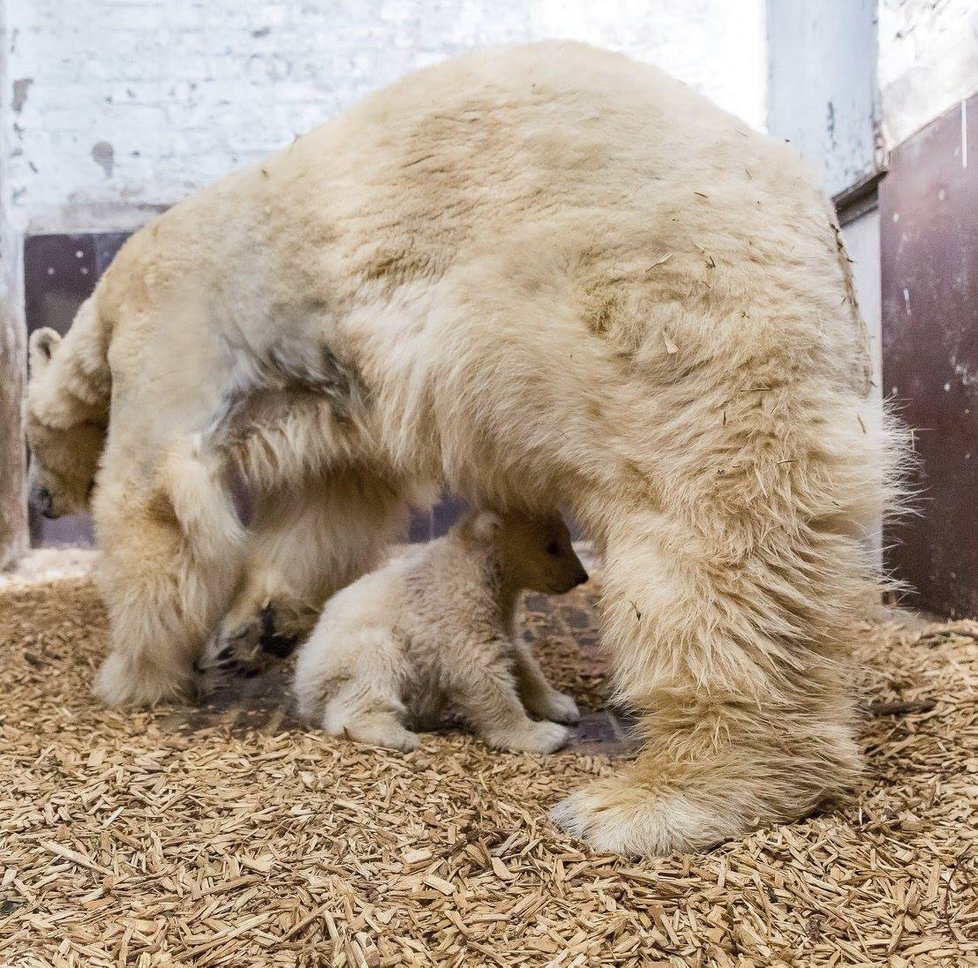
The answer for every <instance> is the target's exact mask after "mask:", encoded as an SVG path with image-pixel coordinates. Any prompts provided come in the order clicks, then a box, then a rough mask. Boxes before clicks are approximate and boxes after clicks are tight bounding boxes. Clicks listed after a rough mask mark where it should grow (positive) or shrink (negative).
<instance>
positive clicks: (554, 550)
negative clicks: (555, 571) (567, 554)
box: [546, 541, 560, 558]
mask: <svg viewBox="0 0 978 968" xmlns="http://www.w3.org/2000/svg"><path fill="white" fill-rule="evenodd" d="M546 550H547V554H548V555H553V556H554V557H555V558H556V557H557V556H558V555H559V554H560V545H559V544H557V542H556V541H551V542H550V544H548V545H547V549H546Z"/></svg>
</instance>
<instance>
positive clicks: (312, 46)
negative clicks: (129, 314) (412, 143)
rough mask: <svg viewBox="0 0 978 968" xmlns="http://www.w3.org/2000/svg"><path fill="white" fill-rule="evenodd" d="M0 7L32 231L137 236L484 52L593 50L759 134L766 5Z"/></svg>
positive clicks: (25, 222)
mask: <svg viewBox="0 0 978 968" xmlns="http://www.w3.org/2000/svg"><path fill="white" fill-rule="evenodd" d="M0 3H4V4H5V5H6V11H7V18H8V21H9V28H10V29H9V36H8V44H7V45H6V48H5V50H6V52H7V54H6V56H7V58H8V61H9V63H8V65H7V74H8V76H9V78H10V87H9V88H8V89H7V90H5V91H4V92H3V94H2V99H0V104H2V109H0V123H2V124H3V126H4V129H5V133H6V135H7V141H8V142H9V144H10V148H9V151H8V155H7V157H6V158H5V159H4V162H5V172H4V174H5V175H6V177H5V178H4V182H5V184H4V185H3V186H2V191H3V194H4V198H3V204H4V206H5V208H6V210H7V213H8V217H9V219H10V221H11V223H12V225H13V226H14V227H15V229H17V230H19V231H21V232H35V233H39V232H52V231H59V232H60V231H75V230H77V231H84V230H89V229H125V228H130V227H132V226H134V225H138V224H140V223H141V222H143V221H145V220H146V218H147V217H149V216H150V215H151V214H152V213H153V212H155V211H156V210H157V209H159V208H160V207H163V206H166V205H169V204H172V203H173V202H174V201H176V200H178V199H180V198H181V197H183V196H185V195H186V194H188V193H189V192H191V191H193V190H194V189H195V188H198V187H200V186H201V185H204V184H207V183H209V182H211V181H213V180H214V179H216V178H218V177H220V176H221V175H223V174H224V173H226V172H227V171H229V170H231V169H233V168H235V167H237V166H240V165H242V164H245V163H247V162H250V161H253V160H257V159H258V158H260V157H261V156H263V155H265V154H266V153H267V152H269V151H270V150H272V149H275V148H277V147H280V146H282V145H283V144H287V143H288V142H289V141H290V140H291V139H292V137H293V136H294V134H295V133H297V132H303V131H305V130H308V129H309V128H311V127H312V126H314V125H315V124H317V123H319V122H320V121H322V120H324V119H325V118H327V117H329V116H330V115H333V114H335V113H337V112H338V111H340V110H342V109H343V108H344V107H345V106H346V105H348V104H349V103H350V102H351V101H353V100H355V99H356V98H357V97H359V96H360V95H362V94H364V93H365V92H367V91H369V90H372V89H374V88H376V87H379V86H382V85H383V84H385V83H387V82H389V81H391V80H393V79H394V78H397V77H399V76H401V75H403V74H406V73H408V72H409V71H411V70H413V69H415V68H417V67H420V66H423V65H425V64H428V63H431V62H434V61H438V60H441V59H443V58H445V57H448V56H451V55H452V54H455V53H458V52H461V51H463V50H466V49H468V48H471V47H474V46H479V45H487V44H499V43H511V42H518V41H524V40H529V39H538V38H543V37H561V36H563V37H572V38H576V39H580V40H586V41H590V42H592V43H595V44H599V45H603V46H606V47H610V48H614V49H618V50H622V51H624V52H626V53H628V54H631V55H632V56H635V57H636V58H639V59H641V60H645V61H650V62H655V63H658V64H660V65H661V66H663V67H664V68H665V69H667V70H669V71H670V72H672V73H674V74H676V75H677V76H679V77H680V78H681V79H683V80H685V81H686V82H688V83H689V84H691V85H692V86H694V87H696V88H698V89H700V90H702V91H704V92H705V93H706V94H708V95H709V96H711V97H713V98H714V99H715V100H717V101H718V102H719V103H720V104H722V105H723V106H724V107H726V108H728V109H730V110H731V111H733V112H735V113H737V114H739V115H740V116H741V117H743V118H744V119H745V120H747V121H748V122H749V123H751V124H753V125H755V126H761V125H762V124H763V122H764V115H765V103H764V89H765V45H764V29H763V23H764V0H658V2H651V3H650V2H648V0H602V2H601V3H584V2H579V3H573V2H566V0H434V2H430V0H429V2H424V0H358V2H357V0H317V2H314V0H305V2H298V0H169V2H168V0H72V2H71V3H66V2H64V0H0Z"/></svg>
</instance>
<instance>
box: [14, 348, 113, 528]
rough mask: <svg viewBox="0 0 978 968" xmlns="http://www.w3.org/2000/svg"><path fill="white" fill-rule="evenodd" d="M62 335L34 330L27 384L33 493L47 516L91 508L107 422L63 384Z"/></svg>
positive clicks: (31, 497)
mask: <svg viewBox="0 0 978 968" xmlns="http://www.w3.org/2000/svg"><path fill="white" fill-rule="evenodd" d="M60 344H61V337H60V336H59V335H58V334H57V333H56V332H55V331H54V330H53V329H39V330H37V331H35V332H34V333H32V334H31V341H30V364H31V375H30V380H29V381H28V384H27V443H28V444H29V445H30V449H31V461H30V468H29V470H28V475H27V483H28V498H29V500H30V502H31V504H32V505H33V506H34V507H35V508H36V509H37V510H38V511H39V512H40V513H41V514H43V515H44V516H45V517H46V518H58V517H61V515H63V514H77V513H79V512H81V511H86V510H88V502H89V497H90V495H91V492H92V488H93V486H94V483H95V472H96V469H97V467H98V461H99V458H100V457H101V455H102V447H103V445H104V443H105V428H104V427H103V426H102V425H101V423H98V422H95V421H92V420H88V419H86V418H87V417H88V416H89V413H88V411H89V409H90V408H87V407H86V406H85V405H84V404H83V403H82V402H81V401H79V400H78V399H77V398H75V397H73V396H72V395H71V392H70V388H68V387H65V386H62V385H61V380H60V379H58V378H59V376H60V374H58V373H57V372H55V370H54V368H53V367H52V362H53V361H54V360H55V359H56V355H57V352H58V347H59V346H60Z"/></svg>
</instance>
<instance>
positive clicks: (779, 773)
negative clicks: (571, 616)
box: [554, 368, 887, 854]
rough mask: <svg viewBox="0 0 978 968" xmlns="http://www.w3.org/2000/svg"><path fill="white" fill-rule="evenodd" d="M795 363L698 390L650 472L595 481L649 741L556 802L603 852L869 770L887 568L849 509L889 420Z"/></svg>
mask: <svg viewBox="0 0 978 968" xmlns="http://www.w3.org/2000/svg"><path fill="white" fill-rule="evenodd" d="M784 375H786V376H787V377H788V378H789V379H788V380H781V381H780V383H779V382H777V381H775V380H774V379H771V380H770V382H766V383H764V387H765V390H764V392H765V394H766V395H767V396H766V398H765V399H764V400H763V402H762V404H760V405H758V404H757V402H756V396H757V394H756V393H755V394H748V393H740V394H739V396H738V395H737V393H736V388H735V387H733V388H730V389H729V390H727V391H723V395H722V396H721V397H720V400H719V401H718V402H719V403H720V405H719V406H716V407H715V409H714V407H713V406H712V404H711V401H710V400H709V398H708V397H707V398H705V403H706V405H704V406H703V407H702V408H701V409H698V408H697V406H696V403H695V401H691V402H690V404H689V409H688V413H687V412H686V411H681V416H680V418H679V419H677V420H676V422H675V424H674V425H673V427H672V428H671V433H672V435H673V438H674V440H675V443H672V442H671V441H670V440H669V439H664V444H663V448H662V451H661V452H660V453H659V454H657V455H656V463H657V468H658V473H657V474H656V475H655V477H654V478H648V479H645V480H643V479H640V478H638V477H636V479H635V480H634V481H632V482H631V483H630V484H629V485H628V486H627V487H622V488H620V489H619V490H617V491H611V492H609V493H605V494H601V493H594V494H591V495H586V496H585V497H584V498H583V499H582V504H583V505H584V506H583V507H582V508H581V517H582V519H583V520H590V521H592V522H597V523H598V527H599V528H600V530H601V531H602V533H603V534H604V536H605V537H606V539H607V556H606V563H605V571H604V587H603V600H602V605H601V609H602V621H603V628H604V636H605V643H606V645H607V647H608V648H609V649H610V650H611V653H612V656H613V660H614V667H615V676H616V680H617V686H618V690H619V694H620V695H621V697H622V698H623V700H625V701H626V702H628V703H629V704H631V705H632V706H634V707H635V708H636V710H637V711H638V712H639V713H640V715H641V722H640V735H641V737H642V739H643V742H644V745H643V748H642V751H641V753H640V754H639V756H638V758H637V760H635V761H634V762H633V763H632V764H630V765H629V766H628V767H626V768H625V770H623V772H622V773H620V774H619V775H618V776H616V777H614V778H612V779H610V780H605V781H601V782H599V783H597V784H595V785H593V786H591V787H589V788H586V789H584V790H581V791H579V792H577V793H575V794H573V795H572V796H570V797H569V798H568V799H567V800H565V801H564V802H563V803H561V804H560V805H559V806H558V807H557V808H556V809H555V811H554V818H555V819H556V820H557V821H558V823H560V824H561V825H562V826H564V827H565V828H566V829H568V830H569V831H571V832H574V833H576V834H578V835H581V836H583V837H585V838H586V839H587V840H588V841H589V842H590V843H591V844H592V845H593V846H595V847H596V848H597V849H599V850H614V851H622V852H630V853H641V854H663V853H669V852H673V851H683V850H695V849H704V848H707V847H709V846H711V845H713V844H715V843H717V842H718V841H721V840H724V839H727V838H730V837H735V836H739V835H743V834H744V833H746V832H747V831H749V830H751V829H753V828H755V827H757V826H759V825H764V824H771V823H778V822H785V821H790V820H795V819H798V818H799V817H802V816H804V815H806V814H808V813H810V812H811V811H813V810H815V809H817V808H818V807H819V806H821V805H823V804H825V803H829V802H833V801H835V800H838V799H840V798H842V797H844V796H846V795H847V793H848V792H849V791H850V790H851V788H852V786H853V784H854V782H855V780H856V778H857V776H858V774H859V770H860V765H861V764H860V754H859V750H858V747H857V744H856V742H855V739H854V730H853V718H854V717H853V700H852V697H851V696H850V692H849V688H848V687H849V682H848V659H849V654H850V652H851V646H852V641H853V636H854V634H855V629H854V626H855V623H856V621H857V620H858V618H859V616H860V614H861V612H862V610H863V609H864V608H866V607H868V606H869V605H870V604H871V602H872V601H873V599H874V594H875V593H876V592H877V591H878V586H877V584H876V582H875V578H874V576H873V574H872V568H871V567H870V563H869V557H868V554H867V551H866V549H865V548H863V547H862V546H861V544H860V542H859V540H858V537H857V536H856V534H855V533H854V527H853V522H854V521H858V520H859V519H860V517H862V516H864V514H863V512H864V511H865V508H866V507H867V506H868V505H872V504H874V503H876V502H880V501H882V499H883V496H884V495H885V493H886V490H885V472H886V466H885V465H886V449H887V448H886V435H885V433H883V434H879V435H877V436H876V438H875V439H874V437H873V435H872V433H870V434H867V433H866V429H865V427H864V426H863V424H862V423H861V422H860V420H859V417H858V416H857V408H858V403H859V401H858V400H857V398H856V396H855V395H854V394H850V393H849V392H847V391H845V390H844V389H841V388H838V387H836V388H828V389H826V388H822V387H816V386H813V385H811V384H806V383H805V381H804V380H803V379H802V378H798V377H796V382H790V378H791V376H792V374H790V372H789V371H788V369H787V368H785V370H784ZM727 401H729V404H728V405H729V411H728V412H726V413H725V412H723V409H722V407H723V404H726V403H727ZM684 419H686V420H688V421H689V426H688V427H687V426H684V425H683V423H682V421H683V420H684ZM631 466H632V467H633V468H637V467H640V466H641V465H640V464H639V462H638V460H637V459H636V461H635V462H634V463H633V464H632V465H631ZM653 481H654V483H653Z"/></svg>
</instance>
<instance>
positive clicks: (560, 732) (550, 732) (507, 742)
mask: <svg viewBox="0 0 978 968" xmlns="http://www.w3.org/2000/svg"><path fill="white" fill-rule="evenodd" d="M570 738H571V731H570V730H569V729H568V728H567V727H566V726H561V725H559V724H558V723H550V722H542V723H533V724H532V725H531V726H527V727H526V728H525V729H520V730H514V731H512V732H508V733H504V734H501V735H499V736H493V737H490V738H488V740H487V742H488V743H489V745H490V746H495V747H497V748H498V749H503V750H511V751H513V752H521V753H553V752H555V751H556V750H559V749H560V748H561V747H563V746H566V745H567V743H568V741H569V740H570Z"/></svg>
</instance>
